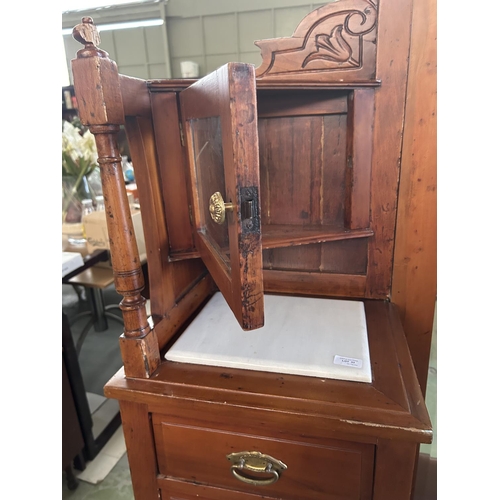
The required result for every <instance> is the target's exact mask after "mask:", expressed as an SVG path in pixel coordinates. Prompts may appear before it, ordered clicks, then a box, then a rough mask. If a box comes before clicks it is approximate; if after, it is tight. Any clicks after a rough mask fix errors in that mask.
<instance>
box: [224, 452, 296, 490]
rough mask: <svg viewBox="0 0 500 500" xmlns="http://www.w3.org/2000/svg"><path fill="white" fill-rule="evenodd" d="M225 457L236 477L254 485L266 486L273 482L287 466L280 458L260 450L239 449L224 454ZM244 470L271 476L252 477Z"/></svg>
mask: <svg viewBox="0 0 500 500" xmlns="http://www.w3.org/2000/svg"><path fill="white" fill-rule="evenodd" d="M226 458H227V459H228V460H229V461H230V462H231V464H232V465H231V472H232V474H233V476H234V477H235V478H236V479H239V480H240V481H243V482H244V483H247V484H252V485H254V486H266V485H268V484H273V483H275V482H276V481H277V480H278V479H279V478H280V474H281V472H282V471H284V470H286V468H287V466H286V465H285V464H284V463H283V462H281V461H280V460H276V459H275V458H273V457H271V456H269V455H264V454H263V453H261V452H260V451H240V452H238V453H231V454H230V455H226ZM246 471H249V472H252V473H265V474H272V477H269V478H267V477H264V478H260V477H254V476H251V475H250V474H248V473H247V472H246Z"/></svg>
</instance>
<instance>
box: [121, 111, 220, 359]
mask: <svg viewBox="0 0 500 500" xmlns="http://www.w3.org/2000/svg"><path fill="white" fill-rule="evenodd" d="M126 131H127V138H128V142H129V147H130V151H131V155H132V157H133V158H134V170H135V176H136V182H137V188H138V190H139V198H140V200H141V216H142V220H143V227H144V238H145V242H146V251H147V262H148V276H149V290H150V300H151V314H152V316H153V319H154V321H155V323H160V321H161V319H162V318H165V317H166V318H169V317H171V316H175V322H173V324H172V325H171V326H175V328H164V327H162V328H161V329H160V331H158V332H157V335H156V337H157V339H158V342H159V348H160V349H162V348H163V346H164V345H165V343H166V342H167V341H168V340H169V339H170V338H171V336H172V335H173V334H174V333H175V331H176V329H177V328H179V327H180V326H181V325H182V324H183V323H184V322H185V321H186V320H187V319H188V318H189V316H190V314H192V312H193V308H192V307H186V306H185V305H181V304H179V301H182V300H184V299H185V298H186V299H187V300H192V296H191V295H192V294H191V295H189V292H190V290H191V289H193V288H194V287H196V286H197V285H198V283H199V282H200V280H201V278H202V277H203V276H205V275H206V274H207V271H206V268H205V266H204V264H203V262H202V261H201V260H200V259H190V260H188V261H179V262H169V258H168V257H169V235H168V233H167V222H166V217H165V204H164V197H165V196H166V193H165V192H164V190H163V184H162V179H161V176H160V168H159V164H158V157H157V153H156V146H155V132H154V129H153V123H152V121H151V118H145V117H130V116H128V117H127V118H126ZM200 293H201V294H202V295H204V297H202V296H200ZM209 293H211V290H210V287H209V286H204V287H198V291H197V292H196V297H197V300H196V303H198V304H199V303H200V301H202V300H203V299H204V298H205V297H206V296H208V294H209ZM174 308H175V311H174Z"/></svg>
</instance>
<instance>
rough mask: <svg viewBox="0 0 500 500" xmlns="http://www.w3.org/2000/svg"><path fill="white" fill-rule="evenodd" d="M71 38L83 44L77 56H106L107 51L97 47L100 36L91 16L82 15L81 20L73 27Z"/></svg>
mask: <svg viewBox="0 0 500 500" xmlns="http://www.w3.org/2000/svg"><path fill="white" fill-rule="evenodd" d="M73 38H74V39H75V40H76V41H77V42H80V43H82V44H83V45H85V47H84V48H83V49H81V50H79V51H78V53H77V57H79V58H83V57H94V56H97V57H108V53H107V52H105V51H104V50H102V49H100V48H99V47H98V46H99V44H100V43H101V37H100V36H99V32H98V31H97V27H96V25H95V24H94V20H93V19H92V18H91V17H83V18H82V22H81V23H80V24H77V25H76V26H75V27H74V28H73Z"/></svg>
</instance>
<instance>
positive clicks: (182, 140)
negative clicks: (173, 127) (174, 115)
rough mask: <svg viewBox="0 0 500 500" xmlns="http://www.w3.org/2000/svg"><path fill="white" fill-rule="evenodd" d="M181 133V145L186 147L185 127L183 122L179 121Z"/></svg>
mask: <svg viewBox="0 0 500 500" xmlns="http://www.w3.org/2000/svg"><path fill="white" fill-rule="evenodd" d="M179 135H180V137H181V146H182V147H184V129H183V128H182V122H179Z"/></svg>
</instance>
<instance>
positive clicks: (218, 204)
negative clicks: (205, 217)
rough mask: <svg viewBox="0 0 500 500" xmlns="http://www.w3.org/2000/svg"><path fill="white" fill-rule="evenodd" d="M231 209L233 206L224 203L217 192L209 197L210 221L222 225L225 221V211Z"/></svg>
mask: <svg viewBox="0 0 500 500" xmlns="http://www.w3.org/2000/svg"><path fill="white" fill-rule="evenodd" d="M233 209H234V205H233V204H232V203H224V198H223V197H222V194H220V193H219V191H217V192H216V193H214V194H213V195H212V196H210V202H209V204H208V211H209V212H210V217H212V220H213V221H214V222H216V223H217V224H224V221H225V220H226V211H227V210H233Z"/></svg>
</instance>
